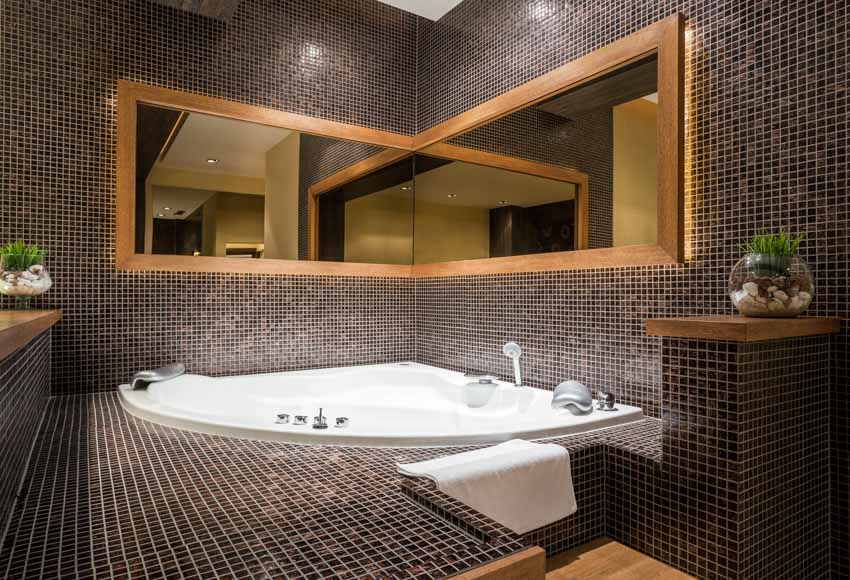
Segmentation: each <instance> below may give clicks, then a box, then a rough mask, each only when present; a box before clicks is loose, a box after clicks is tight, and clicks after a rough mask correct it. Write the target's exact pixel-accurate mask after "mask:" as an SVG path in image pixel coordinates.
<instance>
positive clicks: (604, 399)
mask: <svg viewBox="0 0 850 580" xmlns="http://www.w3.org/2000/svg"><path fill="white" fill-rule="evenodd" d="M615 403H616V398H615V397H614V394H613V393H606V392H604V391H600V393H599V397H598V398H597V406H596V408H597V409H599V410H600V411H616V410H617V407H615V406H614V404H615Z"/></svg>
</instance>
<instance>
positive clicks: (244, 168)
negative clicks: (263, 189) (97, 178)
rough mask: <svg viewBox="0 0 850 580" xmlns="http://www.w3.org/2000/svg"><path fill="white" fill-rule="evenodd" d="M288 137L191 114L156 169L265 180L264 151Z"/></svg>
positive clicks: (276, 131)
mask: <svg viewBox="0 0 850 580" xmlns="http://www.w3.org/2000/svg"><path fill="white" fill-rule="evenodd" d="M290 134H291V131H288V130H286V129H280V128H278V127H269V126H267V125H259V124H256V123H246V122H244V121H235V120H233V119H225V118H223V117H214V116H212V115H202V114H199V113H190V114H189V116H188V118H187V119H186V122H185V123H183V126H182V127H181V128H180V131H179V132H178V133H177V137H176V138H175V139H174V142H173V143H172V144H171V147H170V148H169V149H168V153H167V154H166V156H165V159H163V160H162V161H160V162H159V163H158V164H157V167H165V168H167V169H182V170H186V171H202V172H205V173H224V174H227V175H239V176H243V177H265V176H266V152H267V151H268V150H269V149H271V148H272V147H274V146H275V145H277V144H278V143H280V142H281V141H282V140H283V139H285V138H286V137H288V136H289V135H290ZM207 159H217V160H218V163H215V164H210V163H207Z"/></svg>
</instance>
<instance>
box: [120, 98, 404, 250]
mask: <svg viewBox="0 0 850 580" xmlns="http://www.w3.org/2000/svg"><path fill="white" fill-rule="evenodd" d="M384 150H385V149H384V148H382V147H378V146H374V145H369V144H365V143H357V142H353V141H345V140H341V139H332V138H327V137H318V136H313V135H308V134H303V133H299V132H297V131H290V130H287V129H283V128H279V127H272V126H267V125H261V124H258V123H249V122H244V121H238V120H234V119H229V118H225V117H218V116H214V115H206V114H200V113H193V112H187V111H178V110H174V109H169V108H163V107H158V106H153V105H148V104H140V105H139V106H138V109H137V134H136V240H135V243H136V252H138V253H147V254H166V255H189V256H219V257H229V258H244V259H252V258H266V259H286V260H298V259H302V260H306V259H308V253H309V248H308V245H309V228H310V225H309V224H310V221H309V216H308V200H307V191H308V189H309V188H310V187H311V186H313V185H315V184H317V183H319V182H321V181H322V180H323V179H325V178H327V177H328V176H331V175H333V174H335V173H337V172H338V171H341V170H343V169H345V168H347V167H350V166H351V165H353V164H355V163H357V162H358V161H362V160H363V159H367V158H369V157H371V156H374V155H376V154H378V153H381V152H382V151H384ZM368 193H377V190H373V191H370V192H368ZM361 195H363V193H361ZM409 195H411V196H412V192H411V193H410V194H409ZM327 208H328V204H326V209H327ZM371 211H372V209H371V208H363V210H362V211H360V213H359V214H357V215H356V217H355V224H354V225H352V231H356V230H357V228H359V230H360V233H361V234H362V235H364V236H368V235H372V236H374V235H376V233H370V232H369V231H368V230H369V228H370V227H373V226H374V227H377V228H381V227H383V225H384V221H383V216H382V214H381V213H380V211H378V210H377V209H376V210H375V211H376V213H375V214H374V215H372V214H371V213H370V212H371ZM327 216H328V212H326V216H325V217H327ZM355 226H356V227H355ZM407 227H409V228H411V229H410V230H409V231H408V232H407V233H406V237H407V238H408V240H410V239H411V237H412V222H411V220H408V225H407ZM410 243H412V242H410ZM362 255H364V254H363V253H360V254H357V253H355V254H352V256H351V259H352V260H353V261H357V260H358V256H362ZM382 258H383V256H378V255H376V259H378V260H380V259H382Z"/></svg>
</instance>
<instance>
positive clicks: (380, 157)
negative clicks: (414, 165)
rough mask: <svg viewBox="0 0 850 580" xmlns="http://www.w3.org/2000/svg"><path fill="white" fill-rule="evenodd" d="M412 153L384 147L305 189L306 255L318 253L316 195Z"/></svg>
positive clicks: (312, 257) (310, 256)
mask: <svg viewBox="0 0 850 580" xmlns="http://www.w3.org/2000/svg"><path fill="white" fill-rule="evenodd" d="M411 155H412V153H411V152H410V151H406V150H403V149H385V150H384V151H381V152H380V153H377V154H376V155H372V156H371V157H368V158H366V159H364V160H363V161H359V162H357V163H355V164H354V165H350V166H348V167H346V168H345V169H342V170H341V171H338V172H336V173H334V174H333V175H330V176H328V177H326V178H324V179H322V180H321V181H317V182H316V183H314V184H313V185H311V186H310V187H309V188H308V189H307V224H308V225H307V257H308V259H310V260H317V259H318V257H319V256H318V253H319V211H318V204H317V202H316V197H318V196H320V195H322V194H323V193H327V192H328V191H330V190H332V189H336V188H337V187H341V186H343V185H345V184H346V183H351V182H352V181H355V180H356V179H359V178H361V177H363V176H364V175H368V174H370V173H372V172H373V171H377V170H379V169H383V168H384V167H387V166H388V165H392V164H393V163H396V162H398V161H401V160H402V159H404V158H405V157H410V156H411Z"/></svg>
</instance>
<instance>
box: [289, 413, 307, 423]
mask: <svg viewBox="0 0 850 580" xmlns="http://www.w3.org/2000/svg"><path fill="white" fill-rule="evenodd" d="M292 424H293V425H306V424H307V415H295V420H294V421H292Z"/></svg>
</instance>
